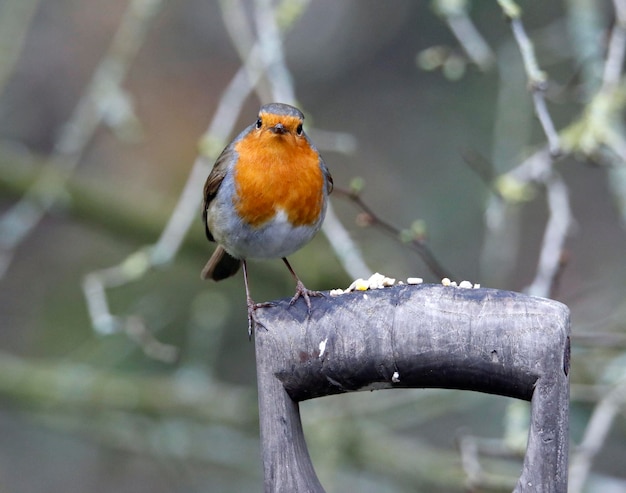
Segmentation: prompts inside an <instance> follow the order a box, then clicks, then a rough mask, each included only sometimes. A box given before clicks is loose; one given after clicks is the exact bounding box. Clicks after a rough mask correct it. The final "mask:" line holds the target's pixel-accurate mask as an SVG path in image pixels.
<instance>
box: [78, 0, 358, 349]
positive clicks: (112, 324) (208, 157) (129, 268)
mask: <svg viewBox="0 0 626 493" xmlns="http://www.w3.org/2000/svg"><path fill="white" fill-rule="evenodd" d="M304 5H306V3H303V5H302V6H301V8H299V9H297V10H296V14H294V13H293V12H292V14H291V15H290V17H289V23H285V24H284V25H282V26H280V27H281V28H282V29H283V30H286V29H289V28H290V27H291V26H293V24H294V23H295V22H296V21H297V19H298V18H299V15H301V14H302V13H304V10H305V9H304ZM270 7H271V5H266V4H263V3H262V2H261V4H259V5H258V6H257V11H263V12H264V14H263V15H264V17H263V19H262V20H259V22H263V23H264V24H263V25H264V26H265V28H266V29H264V30H263V33H264V35H263V39H259V41H257V42H255V43H254V44H253V45H252V46H251V47H250V48H249V51H248V52H246V48H248V46H247V42H245V40H248V41H250V40H252V39H253V38H252V37H251V36H248V35H245V33H244V34H243V35H242V37H241V39H242V40H244V41H236V40H235V41H234V43H235V46H236V47H237V49H238V52H239V53H240V54H243V53H246V55H245V59H243V60H242V61H243V65H242V67H241V68H240V69H239V70H238V72H237V73H236V74H235V76H234V77H233V79H232V80H231V82H230V84H229V85H228V86H227V88H226V89H225V91H224V93H223V94H222V97H221V99H220V103H219V105H218V108H217V110H216V111H215V113H214V115H213V118H212V120H211V123H210V125H209V128H208V129H207V131H206V132H205V134H204V135H203V136H202V138H201V139H200V150H201V152H200V154H199V155H198V157H197V159H196V161H195V163H194V164H193V167H192V169H191V172H190V174H189V177H188V178H187V182H186V184H185V186H184V188H183V191H182V193H181V195H180V197H179V199H178V202H177V204H176V206H175V207H174V211H173V212H172V214H171V216H170V218H169V220H168V222H167V224H166V226H165V228H164V229H163V231H162V232H161V235H160V236H159V239H158V240H157V242H156V243H155V244H154V245H152V246H149V247H145V248H141V249H139V250H137V251H136V252H134V253H132V254H131V255H129V256H128V257H127V258H126V259H125V260H123V261H122V262H120V263H119V264H118V265H116V266H113V267H110V268H106V269H102V270H98V271H94V272H91V273H89V274H88V275H87V276H86V277H85V280H84V282H83V291H84V293H85V297H86V300H87V306H88V310H89V315H90V317H91V320H92V324H93V326H94V328H95V329H96V331H98V332H100V333H104V334H108V333H111V332H114V331H118V330H124V331H129V330H131V328H133V327H134V328H137V327H138V325H137V323H136V319H135V318H134V317H129V318H124V317H117V316H114V315H112V313H111V311H110V309H109V306H108V301H107V295H106V290H107V289H109V288H114V287H118V286H121V285H124V284H127V283H129V282H134V281H136V280H138V279H140V278H142V277H143V276H144V275H145V274H146V273H147V272H149V271H150V270H151V269H152V268H153V267H155V266H157V265H162V264H165V263H168V262H170V261H171V260H172V259H173V258H174V257H175V255H176V254H177V252H178V250H179V248H180V246H181V244H182V242H183V239H184V237H185V235H186V234H187V232H188V231H189V229H190V228H191V226H192V224H194V223H195V222H196V220H197V218H198V217H199V216H198V209H199V207H200V203H201V199H202V193H201V192H202V184H203V183H204V180H205V178H206V176H207V175H208V174H209V172H210V170H211V167H212V165H213V163H214V162H215V160H216V159H217V157H218V156H219V153H220V152H221V151H222V149H223V148H224V147H225V145H226V143H227V139H228V136H229V135H230V134H231V133H232V130H233V128H234V126H235V123H236V120H237V117H238V116H239V114H240V112H241V108H242V106H243V103H244V102H245V100H246V98H247V97H248V96H249V94H250V92H251V91H252V90H254V89H255V88H256V86H257V84H258V83H259V82H260V81H261V79H262V77H263V75H264V74H265V75H271V77H270V79H269V82H270V88H271V90H272V97H273V98H274V99H275V100H277V101H283V102H287V103H291V104H295V101H294V96H293V84H292V82H291V80H290V76H289V72H288V69H287V67H286V65H285V61H284V57H283V54H282V48H281V47H282V40H281V38H280V29H279V26H278V25H277V24H275V22H276V21H275V18H276V16H277V15H278V14H277V10H276V9H274V8H270ZM222 8H223V9H224V10H223V12H224V15H225V16H228V15H233V16H234V17H235V21H233V24H234V25H238V26H240V25H241V19H242V18H243V14H242V13H241V12H239V9H241V8H242V6H241V5H240V3H239V2H232V3H231V2H222ZM279 8H281V7H280V5H279V6H278V7H277V9H279ZM257 15H259V14H258V12H257ZM266 17H268V18H266ZM270 20H271V22H272V25H273V26H274V28H270V27H271V26H269V25H268V22H269V21H270ZM227 26H230V27H231V29H229V31H230V34H231V36H234V37H235V38H236V39H239V38H238V36H239V34H240V33H239V32H237V33H235V32H233V29H232V25H231V23H227ZM270 34H271V38H268V36H269V35H270ZM277 47H278V48H280V50H278V52H276V53H274V54H271V53H270V54H268V53H266V52H272V53H273V50H274V51H275V50H276V49H277ZM270 55H271V56H272V57H274V58H272V59H270V60H268V59H267V57H269V56H270ZM277 66H280V67H282V68H281V70H278V69H277V68H276V67H277ZM268 71H269V72H268ZM270 72H271V73H270ZM328 209H329V210H328V211H327V214H326V223H327V224H328V226H325V228H328V227H331V226H332V227H334V228H335V232H334V233H333V235H332V237H331V236H330V235H328V236H329V241H330V244H331V245H333V246H334V247H335V250H336V251H340V252H341V253H342V256H341V257H340V260H341V261H342V263H343V265H345V266H346V269H347V270H348V271H349V272H354V273H356V272H358V273H363V272H368V271H369V269H367V267H366V266H365V263H364V262H363V261H362V257H361V255H360V252H359V250H358V248H356V246H355V245H354V244H353V242H352V241H351V240H350V238H349V236H348V235H347V233H345V229H344V228H343V226H342V225H341V224H340V223H339V222H338V221H333V218H334V214H333V213H332V209H331V207H329V208H328ZM342 231H343V233H344V234H343V235H342V234H341V233H342ZM347 255H349V258H348V257H347ZM130 321H134V322H133V323H132V324H129V322H130ZM144 329H145V328H144ZM140 332H141V334H143V335H142V337H141V338H139V339H137V337H136V335H135V336H132V335H131V334H129V335H131V337H133V338H134V340H138V341H139V342H141V341H143V342H144V343H145V344H140V346H141V347H142V348H143V350H144V352H146V354H150V355H152V356H159V357H164V358H166V359H167V358H171V357H173V355H174V352H173V351H172V348H168V347H164V346H163V345H160V343H158V341H156V340H155V339H154V338H152V337H151V336H149V332H148V331H147V330H142V331H140Z"/></svg>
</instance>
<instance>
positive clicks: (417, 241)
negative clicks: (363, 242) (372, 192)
mask: <svg viewBox="0 0 626 493" xmlns="http://www.w3.org/2000/svg"><path fill="white" fill-rule="evenodd" d="M334 193H335V194H336V195H339V196H340V197H344V198H346V199H348V200H349V201H351V202H352V203H353V204H355V205H356V206H357V207H358V208H359V209H361V211H363V213H364V216H363V218H362V221H361V222H362V223H363V224H365V225H368V226H369V225H373V226H378V227H379V228H380V229H382V230H383V231H384V232H385V233H387V234H389V235H390V236H392V237H394V238H396V239H397V240H400V239H403V240H404V238H402V231H401V230H399V229H398V228H396V227H395V226H393V225H391V224H390V223H388V222H386V221H384V220H383V219H381V218H380V216H378V214H376V213H375V212H374V211H373V210H372V209H371V208H370V207H369V206H368V205H367V204H366V203H365V202H364V201H363V199H362V198H361V196H360V195H359V193H356V192H354V191H352V190H345V189H342V188H338V187H336V188H335V192H334ZM403 242H404V243H406V244H407V245H409V246H410V247H411V248H412V249H413V250H415V251H416V252H417V254H418V255H419V256H420V258H421V259H422V261H423V262H424V263H425V264H426V266H427V267H428V269H429V270H430V272H431V273H432V274H433V275H434V276H435V277H437V278H439V279H442V278H444V277H448V278H450V279H453V278H454V276H453V275H452V274H451V273H450V272H449V271H448V270H447V269H446V268H445V267H443V266H442V265H441V264H440V263H439V261H438V260H437V259H436V258H435V255H434V254H433V252H432V251H431V250H430V248H429V247H428V245H427V244H426V242H425V240H424V238H423V237H418V236H417V235H410V237H408V238H406V241H403Z"/></svg>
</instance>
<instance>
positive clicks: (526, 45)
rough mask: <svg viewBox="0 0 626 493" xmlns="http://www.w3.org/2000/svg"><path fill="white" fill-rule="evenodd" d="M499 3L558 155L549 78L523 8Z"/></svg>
mask: <svg viewBox="0 0 626 493" xmlns="http://www.w3.org/2000/svg"><path fill="white" fill-rule="evenodd" d="M498 3H499V4H500V6H501V7H502V10H503V11H504V14H505V15H506V16H507V18H508V19H509V21H510V23H511V30H512V31H513V36H514V37H515V41H516V42H517V45H518V46H519V49H520V53H521V55H522V59H523V61H524V68H525V69H526V75H527V77H528V85H529V87H530V90H531V92H532V96H533V104H534V106H535V114H536V115H537V118H538V119H539V122H540V123H541V126H542V128H543V131H544V133H545V134H546V137H547V139H548V145H549V148H550V154H551V155H552V156H558V155H559V154H560V153H561V143H560V141H559V135H558V133H557V131H556V129H555V126H554V122H553V121H552V117H551V116H550V113H549V112H548V109H547V107H546V99H545V92H546V89H547V88H548V80H547V77H546V74H545V72H543V71H542V70H541V69H540V68H539V64H538V63H537V57H536V55H535V49H534V46H533V43H532V41H531V40H530V38H529V37H528V35H527V34H526V30H525V29H524V24H523V23H522V19H521V9H520V8H519V7H518V6H517V5H516V4H515V2H513V1H512V0H498Z"/></svg>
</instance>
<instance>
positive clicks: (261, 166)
mask: <svg viewBox="0 0 626 493" xmlns="http://www.w3.org/2000/svg"><path fill="white" fill-rule="evenodd" d="M235 150H236V151H237V154H238V158H239V159H238V161H237V164H236V165H235V169H234V172H235V183H236V186H237V195H238V199H236V201H235V202H234V205H235V208H236V209H237V211H238V212H239V215H240V216H241V217H242V218H243V219H244V220H245V221H246V222H248V223H249V224H250V225H252V226H262V225H263V224H264V223H265V222H267V221H269V220H271V219H272V218H273V217H274V215H275V214H276V212H277V211H278V210H280V209H282V210H283V211H284V212H285V213H286V214H287V218H288V219H289V222H290V223H291V224H292V225H294V226H306V225H309V224H314V223H315V222H316V221H317V220H318V218H319V215H320V212H321V209H322V205H323V204H322V201H323V189H324V187H325V184H324V177H323V175H322V171H321V169H320V165H319V159H320V158H319V155H318V153H317V152H315V151H314V150H313V149H312V148H311V147H310V146H309V145H308V143H307V141H306V139H304V138H299V137H297V136H295V135H282V136H277V135H273V134H270V133H261V134H259V135H254V134H249V135H248V136H247V137H245V138H244V139H242V140H241V141H240V142H238V143H237V144H236V145H235Z"/></svg>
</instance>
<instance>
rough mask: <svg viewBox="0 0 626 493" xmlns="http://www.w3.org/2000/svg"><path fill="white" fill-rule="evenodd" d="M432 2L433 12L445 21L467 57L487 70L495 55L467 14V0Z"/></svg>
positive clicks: (437, 0) (439, 0)
mask: <svg viewBox="0 0 626 493" xmlns="http://www.w3.org/2000/svg"><path fill="white" fill-rule="evenodd" d="M432 4H433V9H434V10H435V12H436V13H437V14H438V15H439V16H441V17H442V18H443V19H444V20H445V21H446V23H447V24H448V27H449V28H450V31H451V32H452V34H454V36H455V37H456V39H457V41H458V42H459V44H460V45H461V46H462V47H463V50H464V51H465V53H466V54H467V56H468V58H469V59H470V60H471V61H472V62H473V63H474V64H476V66H478V67H479V68H480V69H481V70H483V71H486V70H489V69H490V68H491V67H492V65H493V63H494V61H495V55H494V53H493V51H492V50H491V48H490V47H489V44H487V42H486V41H485V38H483V36H482V34H480V31H479V30H478V29H476V26H475V25H474V23H473V22H472V19H471V17H470V16H469V15H468V13H467V11H468V8H469V5H468V1H466V0H434V1H433V3H432Z"/></svg>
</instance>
